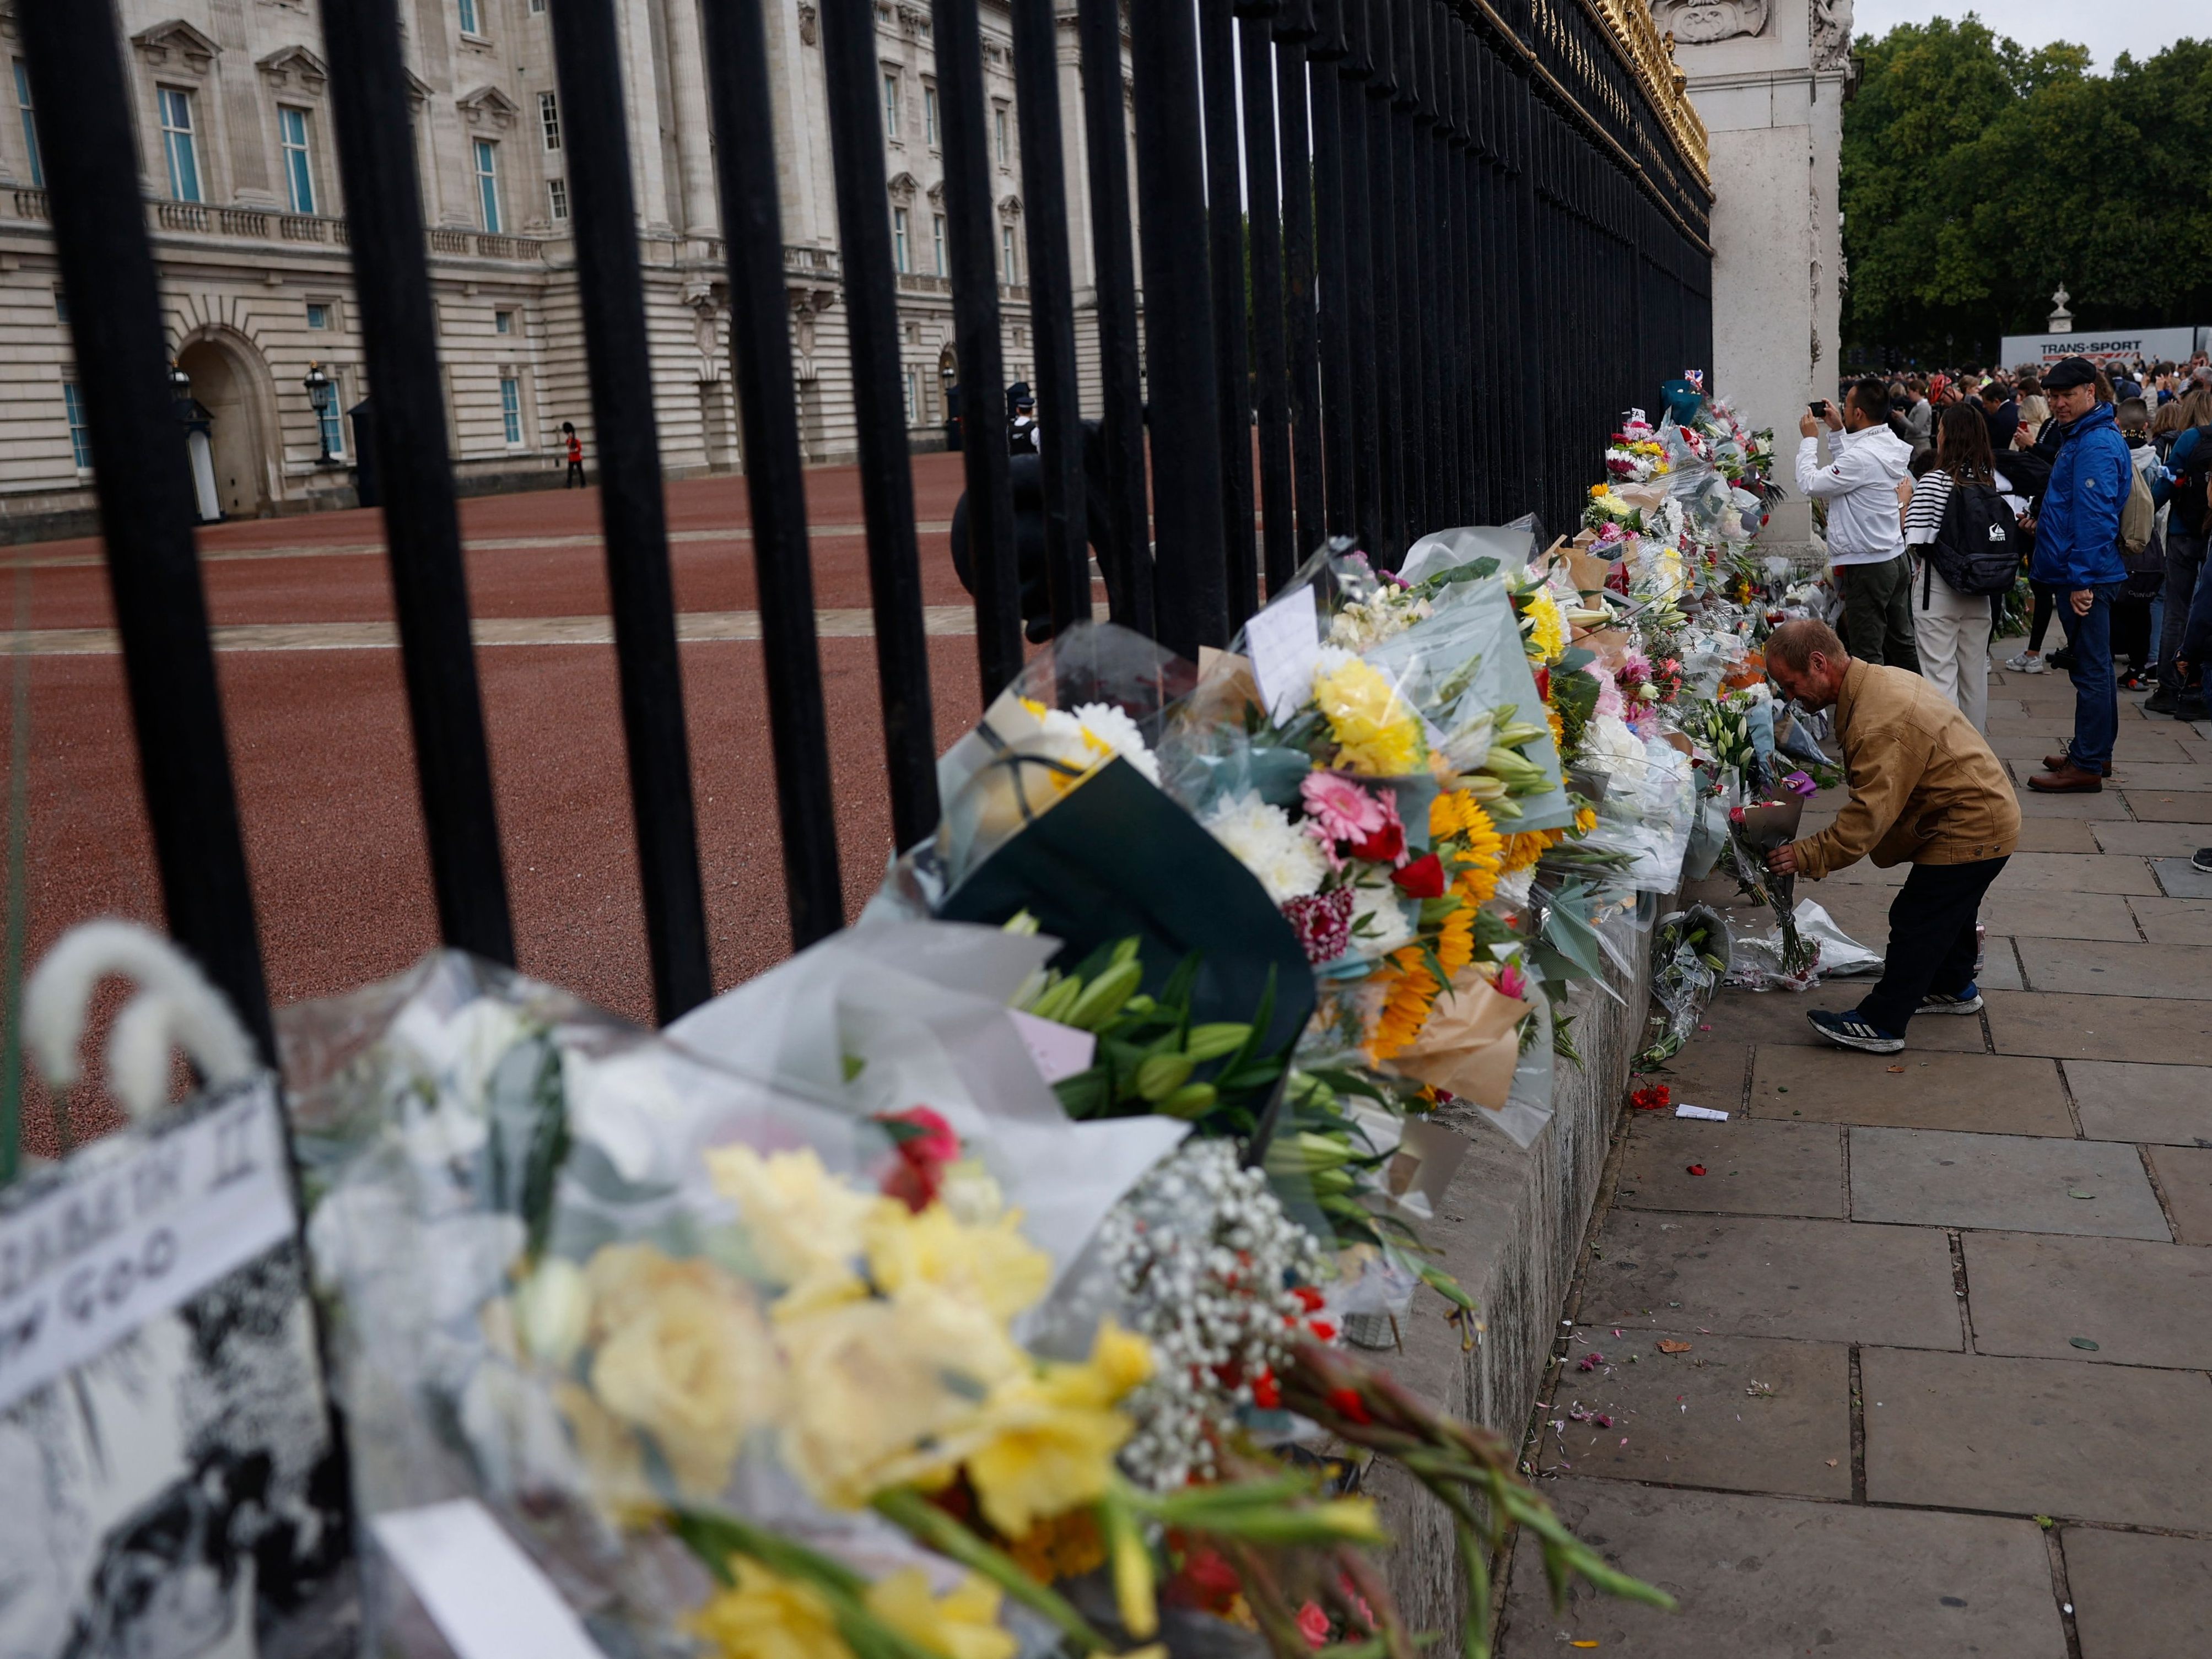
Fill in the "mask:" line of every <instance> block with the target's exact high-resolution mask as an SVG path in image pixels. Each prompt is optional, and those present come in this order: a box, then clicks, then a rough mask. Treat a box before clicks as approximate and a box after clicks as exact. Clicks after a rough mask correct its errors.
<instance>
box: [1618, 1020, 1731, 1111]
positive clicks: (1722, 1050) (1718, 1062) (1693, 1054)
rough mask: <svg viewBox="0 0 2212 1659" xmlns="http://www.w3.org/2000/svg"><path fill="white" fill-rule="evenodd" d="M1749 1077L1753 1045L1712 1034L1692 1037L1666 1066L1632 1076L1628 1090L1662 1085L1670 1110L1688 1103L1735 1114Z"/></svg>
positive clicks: (1706, 1033)
mask: <svg viewBox="0 0 2212 1659" xmlns="http://www.w3.org/2000/svg"><path fill="white" fill-rule="evenodd" d="M1750 1075H1751V1045H1750V1044H1749V1043H1747V1042H1744V1041H1743V1040H1742V1039H1741V1038H1740V1037H1735V1036H1723V1034H1722V1033H1720V1032H1718V1031H1711V1032H1703V1033H1700V1034H1699V1035H1698V1036H1693V1037H1692V1039H1691V1041H1690V1042H1688V1043H1687V1044H1686V1046H1685V1047H1684V1048H1683V1049H1682V1051H1681V1052H1680V1054H1676V1055H1675V1056H1674V1059H1672V1060H1668V1062H1667V1063H1666V1064H1665V1065H1664V1066H1660V1067H1658V1068H1657V1069H1656V1070H1655V1071H1650V1072H1639V1073H1635V1074H1633V1075H1632V1076H1631V1077H1630V1079H1629V1080H1628V1086H1629V1087H1630V1088H1631V1089H1641V1088H1643V1087H1644V1085H1646V1084H1651V1083H1663V1084H1665V1085H1667V1089H1668V1102H1669V1104H1670V1106H1679V1105H1681V1104H1682V1103H1685V1102H1687V1103H1689V1104H1691V1105H1692V1106H1711V1107H1713V1108H1715V1109H1717V1110H1720V1111H1723V1112H1733V1111H1736V1110H1739V1109H1741V1107H1742V1105H1743V1085H1744V1081H1745V1079H1747V1078H1748V1077H1749V1076H1750Z"/></svg>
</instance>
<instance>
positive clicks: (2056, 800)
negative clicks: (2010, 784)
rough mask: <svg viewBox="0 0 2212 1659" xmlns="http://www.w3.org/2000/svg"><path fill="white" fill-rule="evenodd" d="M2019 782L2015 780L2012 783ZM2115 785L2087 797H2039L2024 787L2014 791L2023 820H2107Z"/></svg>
mask: <svg viewBox="0 0 2212 1659" xmlns="http://www.w3.org/2000/svg"><path fill="white" fill-rule="evenodd" d="M2018 782H2019V781H2018V780H2017V779H2015V784H2017V783H2018ZM2117 787H2118V786H2117V785H2113V786H2109V787H2106V788H2105V789H2102V790H2100V791H2099V792H2097V793H2094V794H2088V795H2039V794H2037V793H2035V792H2034V791H2033V789H2030V788H2028V787H2026V786H2025V785H2020V787H2016V788H2015V790H2014V791H2013V793H2014V796H2015V799H2018V800H2019V802H2020V815H2021V817H2023V818H2108V817H2112V800H2111V797H2112V790H2113V789H2114V788H2117Z"/></svg>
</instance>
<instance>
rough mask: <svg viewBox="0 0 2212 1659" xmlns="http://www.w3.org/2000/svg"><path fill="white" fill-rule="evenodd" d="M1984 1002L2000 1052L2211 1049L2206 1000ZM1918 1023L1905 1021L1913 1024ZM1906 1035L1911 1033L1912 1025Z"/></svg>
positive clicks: (2129, 1056)
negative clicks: (1986, 1005) (1986, 1004)
mask: <svg viewBox="0 0 2212 1659" xmlns="http://www.w3.org/2000/svg"><path fill="white" fill-rule="evenodd" d="M1986 1000H1987V1002H1988V1004H1989V1006H1988V1008H1987V1010H1986V1016H1987V1018H1988V1020H1989V1022H1990V1035H1991V1036H1992V1037H1993V1038H1994V1039H1995V1042H1996V1051H1997V1052H1998V1053H1999V1054H2052V1055H2055V1056H2057V1058H2058V1059H2060V1060H2150V1061H2154V1062H2157V1063H2161V1064H2173V1065H2187V1064H2190V1063H2191V1062H2192V1061H2195V1060H2203V1058H2204V1057H2205V1056H2206V1055H2207V1054H2212V1001H2203V1002H2184V1001H2182V1000H2179V999H2178V998H2173V997H2150V998H2143V999H2141V1000H2136V999H2131V998H2124V997H2097V996H2079V995H2069V994H2064V993H2061V992H2050V991H1991V992H1990V993H1988V994H1987V996H1986ZM1913 1024H1914V1026H1915V1027H1916V1028H1917V1026H1918V1025H1919V1024H1920V1022H1919V1021H1918V1020H1915V1021H1913ZM1913 1035H1914V1036H1915V1037H1916V1038H1917V1036H1918V1031H1917V1029H1916V1030H1915V1031H1914V1033H1913Z"/></svg>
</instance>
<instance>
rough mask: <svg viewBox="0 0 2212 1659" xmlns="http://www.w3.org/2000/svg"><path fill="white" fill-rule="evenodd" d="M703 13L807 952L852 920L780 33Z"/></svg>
mask: <svg viewBox="0 0 2212 1659" xmlns="http://www.w3.org/2000/svg"><path fill="white" fill-rule="evenodd" d="M699 16H700V22H701V24H702V29H703V33H704V44H705V50H706V58H707V65H706V67H707V91H708V97H709V99H710V100H711V102H712V107H713V111H714V138H715V146H714V149H715V154H716V155H718V156H719V157H720V165H719V166H718V167H716V168H715V173H716V174H717V176H718V178H719V179H720V185H721V196H722V228H723V230H724V231H725V233H726V237H727V246H728V248H729V255H730V266H729V270H730V369H731V373H732V374H733V375H735V377H736V379H737V386H738V423H739V426H740V428H741V430H742V432H743V435H744V455H745V498H746V501H748V503H749V504H750V507H751V508H752V514H751V517H752V532H753V574H754V580H755V582H756V585H757V587H758V589H759V596H760V616H761V655H762V659H763V665H764V666H765V667H766V669H767V671H768V727H769V744H770V748H771V751H772V752H773V754H774V755H775V805H776V823H777V825H778V827H779V828H780V829H781V831H782V840H783V878H784V887H785V892H786V897H787V903H788V905H789V908H790V912H791V943H792V947H793V949H794V950H800V951H803V950H805V948H806V947H807V946H808V945H811V944H813V943H814V942H815V941H816V940H817V939H823V938H825V937H827V936H828V935H829V934H830V933H836V931H837V929H838V928H839V927H842V926H843V925H844V920H845V895H844V887H843V884H842V880H841V879H840V878H839V875H838V868H837V837H836V815H835V811H834V805H833V801H832V799H831V794H830V787H829V720H828V717H827V715H826V714H825V713H824V711H823V700H822V661H821V653H820V648H819V647H818V645H817V641H816V639H815V632H814V578H813V573H812V567H811V563H810V562H809V559H808V556H807V537H806V480H805V473H804V471H802V469H801V465H800V462H799V422H798V419H797V416H796V407H797V404H798V397H797V386H796V384H795V382H794V381H793V376H792V368H791V295H790V291H789V289H787V287H786V286H785V278H784V267H783V222H782V210H781V206H780V202H781V183H780V181H779V180H778V179H777V177H776V164H775V126H774V113H775V106H774V105H773V103H772V102H771V101H770V98H769V72H768V40H767V36H766V33H765V29H764V27H763V18H762V15H761V0H703V3H702V5H701V6H700V8H699Z"/></svg>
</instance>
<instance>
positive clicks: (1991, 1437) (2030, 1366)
mask: <svg viewBox="0 0 2212 1659" xmlns="http://www.w3.org/2000/svg"><path fill="white" fill-rule="evenodd" d="M1859 1382H1860V1393H1861V1395H1862V1396H1863V1399H1864V1400H1865V1402H1866V1407H1865V1409H1866V1470H1867V1497H1868V1498H1869V1500H1871V1501H1872V1502H1874V1503H1876V1504H1931V1505H1938V1506H1942V1507H1944V1508H1951V1509H1969V1510H1996V1511H1998V1512H2001V1513H2006V1514H2012V1515H2025V1516H2034V1515H2051V1516H2059V1517H2061V1518H2062V1519H2067V1520H2081V1521H2114V1522H2127V1523H2130V1524H2133V1525H2136V1526H2154V1527H2172V1528H2178V1529H2181V1530H2186V1531H2205V1530H2212V1435H2208V1434H2206V1433H2205V1431H2204V1425H2205V1423H2206V1421H2207V1420H2208V1418H2212V1378H2207V1377H2206V1376H2204V1375H2203V1373H2202V1372H2198V1371H2162V1370H2135V1369H2132V1368H2130V1367H2129V1366H2125V1365H2087V1364H2078V1363H2076V1362H2075V1361H2073V1360H2066V1359H2000V1358H1990V1357H1989V1356H1986V1355H1982V1354H1953V1353H1929V1352H1923V1351H1919V1350H1914V1349H1905V1348H1863V1349H1861V1350H1860V1353H1859Z"/></svg>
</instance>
